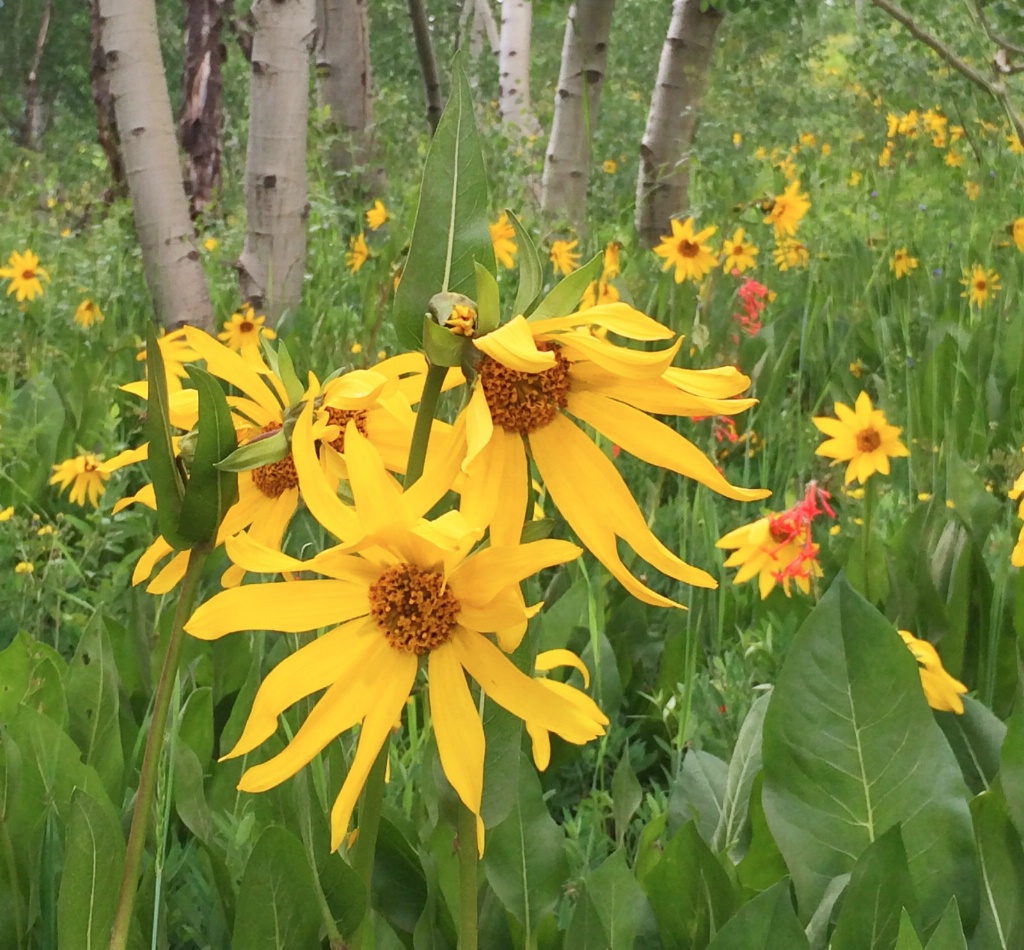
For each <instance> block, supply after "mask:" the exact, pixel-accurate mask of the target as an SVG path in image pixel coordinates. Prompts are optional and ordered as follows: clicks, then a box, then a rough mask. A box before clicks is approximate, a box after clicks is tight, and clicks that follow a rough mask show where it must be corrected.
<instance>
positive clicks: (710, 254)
mask: <svg viewBox="0 0 1024 950" xmlns="http://www.w3.org/2000/svg"><path fill="white" fill-rule="evenodd" d="M670 224H671V225H672V233H671V234H666V235H662V238H661V243H660V244H659V245H658V246H657V247H656V248H655V249H654V253H655V254H657V255H658V257H664V258H665V263H664V264H662V268H661V269H662V270H668V269H669V268H671V267H675V269H676V273H675V281H676V283H677V284H681V283H682V282H683V281H684V280H692V281H694V282H695V283H697V282H699V281H701V280H703V279H704V277H705V276H706V275H707V274H708V273H709V272H710V271H711V268H713V267H714V266H715V265H717V264H718V255H717V254H716V253H715V251H714V250H712V248H711V247H710V246H709V245H708V244H706V243H705V242H706V241H707V240H708V238H710V237H711V235H712V234H714V233H715V232H716V231H717V230H718V228H716V227H709V228H704V230H703V231H699V232H697V233H694V229H693V218H687V219H686V220H685V221H683V222H682V223H680V222H679V221H678V220H676V219H675V218H673V219H672V220H671V222H670Z"/></svg>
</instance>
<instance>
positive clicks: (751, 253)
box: [722, 228, 758, 274]
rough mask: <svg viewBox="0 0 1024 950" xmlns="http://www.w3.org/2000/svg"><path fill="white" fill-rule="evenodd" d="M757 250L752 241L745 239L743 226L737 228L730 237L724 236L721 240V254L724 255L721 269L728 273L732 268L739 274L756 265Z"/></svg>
mask: <svg viewBox="0 0 1024 950" xmlns="http://www.w3.org/2000/svg"><path fill="white" fill-rule="evenodd" d="M757 252H758V248H756V247H754V244H753V242H752V241H748V240H747V239H746V232H745V231H744V230H743V228H737V229H736V231H735V232H734V233H733V236H732V238H731V239H730V238H726V239H725V240H724V241H723V242H722V254H723V255H724V256H725V263H724V264H723V265H722V270H724V271H725V272H726V273H730V274H731V273H732V272H733V271H734V270H735V271H738V272H739V273H741V274H742V273H743V272H744V271H747V270H750V269H751V268H752V267H755V266H756V265H757Z"/></svg>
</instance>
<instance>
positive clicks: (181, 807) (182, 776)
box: [174, 742, 215, 844]
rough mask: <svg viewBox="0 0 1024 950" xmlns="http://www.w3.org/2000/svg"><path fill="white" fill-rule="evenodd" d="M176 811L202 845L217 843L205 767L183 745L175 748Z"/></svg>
mask: <svg viewBox="0 0 1024 950" xmlns="http://www.w3.org/2000/svg"><path fill="white" fill-rule="evenodd" d="M174 810H175V811H176V812H177V813H178V817H179V818H180V819H181V821H182V823H183V824H184V825H185V827H186V828H188V830H189V831H190V832H192V834H194V835H195V836H196V837H197V838H198V839H199V840H200V841H202V842H204V843H206V844H209V843H210V842H212V841H213V839H214V833H215V826H214V823H213V813H212V812H211V811H210V806H209V805H207V803H206V794H205V792H204V791H203V765H202V762H200V761H199V757H198V756H197V755H196V754H195V752H194V751H193V750H192V749H191V748H190V747H189V746H188V745H186V744H185V743H183V742H179V743H177V744H176V745H175V747H174Z"/></svg>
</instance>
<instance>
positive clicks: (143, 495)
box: [113, 484, 156, 576]
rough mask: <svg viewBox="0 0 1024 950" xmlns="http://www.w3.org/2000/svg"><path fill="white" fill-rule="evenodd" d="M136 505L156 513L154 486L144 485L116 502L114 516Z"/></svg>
mask: <svg viewBox="0 0 1024 950" xmlns="http://www.w3.org/2000/svg"><path fill="white" fill-rule="evenodd" d="M135 504H139V505H145V506H146V507H147V508H152V509H153V510H154V511H156V489H154V488H153V485H152V484H149V485H143V486H142V488H140V489H139V490H138V491H137V492H136V493H135V494H134V495H128V496H127V497H126V498H122V499H121V500H120V501H118V502H116V503H115V505H114V508H113V514H115V515H116V514H117V513H118V512H119V511H124V509H125V508H127V507H128V506H129V505H135ZM147 576H148V575H147Z"/></svg>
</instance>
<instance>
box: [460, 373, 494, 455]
mask: <svg viewBox="0 0 1024 950" xmlns="http://www.w3.org/2000/svg"><path fill="white" fill-rule="evenodd" d="M461 415H464V416H465V417H466V423H465V425H466V457H465V460H464V461H463V463H462V470H463V471H464V472H468V471H469V469H470V467H471V466H472V465H473V463H474V462H475V461H476V458H477V456H478V455H479V454H480V453H481V452H482V451H483V450H484V449H485V448H486V447H487V446H488V445H489V444H490V442H491V439H492V438H493V437H494V420H493V419H492V418H491V410H490V407H489V406H488V405H487V396H486V395H485V393H484V388H483V386H475V387H473V395H472V396H470V397H469V405H468V406H466V411H465V412H464V413H462V414H461ZM458 425H459V423H458V422H456V428H458Z"/></svg>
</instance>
